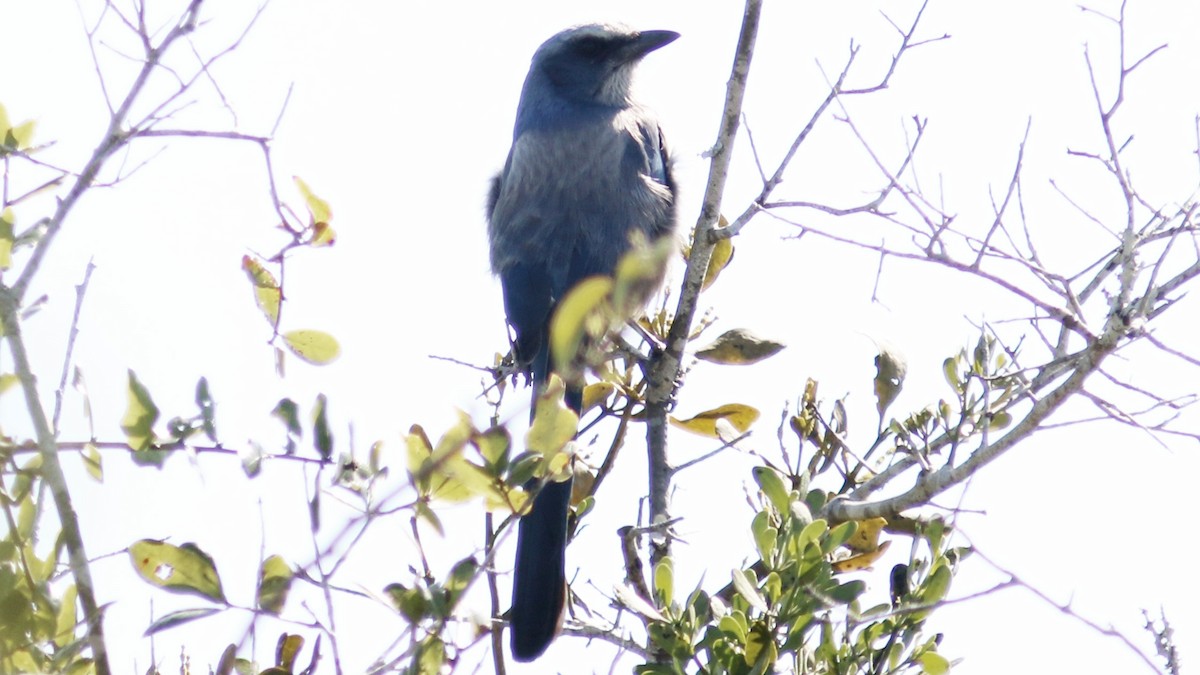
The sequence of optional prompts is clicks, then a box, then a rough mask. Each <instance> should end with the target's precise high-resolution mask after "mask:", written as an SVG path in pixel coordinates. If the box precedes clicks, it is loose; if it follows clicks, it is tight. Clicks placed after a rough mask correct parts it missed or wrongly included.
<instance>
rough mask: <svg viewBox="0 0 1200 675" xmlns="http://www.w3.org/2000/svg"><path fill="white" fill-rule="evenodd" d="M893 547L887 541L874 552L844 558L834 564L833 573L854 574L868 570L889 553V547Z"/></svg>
mask: <svg viewBox="0 0 1200 675" xmlns="http://www.w3.org/2000/svg"><path fill="white" fill-rule="evenodd" d="M891 545H892V542H890V541H885V542H883V543H882V544H880V545H879V548H877V549H875V550H873V551H866V552H864V553H859V554H857V555H852V556H850V557H849V558H842V559H841V560H838V561H836V562H834V563H833V571H834V572H854V571H857V570H862V569H866V568H868V567H870V566H871V565H873V564H874V563H875V561H876V560H879V558H881V557H882V556H883V554H884V553H885V552H887V550H888V547H889V546H891Z"/></svg>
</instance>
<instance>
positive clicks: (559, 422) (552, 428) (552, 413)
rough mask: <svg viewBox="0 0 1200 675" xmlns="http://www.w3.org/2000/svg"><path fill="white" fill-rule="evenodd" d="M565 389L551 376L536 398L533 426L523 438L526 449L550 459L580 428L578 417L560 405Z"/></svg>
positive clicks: (557, 379)
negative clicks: (544, 388) (543, 389)
mask: <svg viewBox="0 0 1200 675" xmlns="http://www.w3.org/2000/svg"><path fill="white" fill-rule="evenodd" d="M564 390H565V388H564V386H563V383H562V380H560V379H559V378H558V376H557V375H555V376H551V378H550V384H549V386H547V387H546V390H545V391H544V392H543V393H542V395H540V396H538V400H537V408H536V410H535V411H534V416H533V423H532V424H530V425H529V433H527V434H526V435H525V448H526V449H527V450H531V451H533V452H540V453H542V454H543V455H545V456H546V457H547V459H549V458H551V457H552V456H553V455H555V454H557V453H558V452H560V451H561V450H562V449H563V448H564V447H565V446H566V445H567V443H569V442H570V441H571V440H572V439H574V438H575V433H576V431H577V430H578V428H579V416H578V415H576V414H575V411H573V410H571V409H570V408H568V407H567V406H566V405H565V404H563V392H564Z"/></svg>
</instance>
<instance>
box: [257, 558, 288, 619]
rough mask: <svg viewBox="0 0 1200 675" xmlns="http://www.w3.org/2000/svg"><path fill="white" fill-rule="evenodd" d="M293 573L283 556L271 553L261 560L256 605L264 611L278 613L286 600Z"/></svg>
mask: <svg viewBox="0 0 1200 675" xmlns="http://www.w3.org/2000/svg"><path fill="white" fill-rule="evenodd" d="M293 576H294V573H293V572H292V568H291V567H289V566H288V564H287V562H286V561H284V559H283V558H281V557H279V556H277V555H273V556H271V557H269V558H267V559H266V560H264V561H263V564H262V567H261V568H260V569H259V571H258V606H259V608H260V609H262V610H263V611H264V612H267V613H269V614H275V615H278V614H279V613H280V612H282V611H283V606H284V604H285V603H286V602H287V596H288V591H290V590H291V588H292V578H293Z"/></svg>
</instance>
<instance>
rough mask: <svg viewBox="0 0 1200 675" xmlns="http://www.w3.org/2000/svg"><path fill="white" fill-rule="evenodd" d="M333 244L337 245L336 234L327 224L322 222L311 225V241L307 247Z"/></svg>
mask: <svg viewBox="0 0 1200 675" xmlns="http://www.w3.org/2000/svg"><path fill="white" fill-rule="evenodd" d="M335 243H337V232H336V231H334V229H333V227H331V226H330V225H329V223H327V222H325V221H324V220H321V221H317V222H315V223H313V226H312V239H310V240H309V242H308V245H309V246H315V247H321V246H333V245H334V244H335Z"/></svg>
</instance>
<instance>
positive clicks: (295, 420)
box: [271, 398, 304, 455]
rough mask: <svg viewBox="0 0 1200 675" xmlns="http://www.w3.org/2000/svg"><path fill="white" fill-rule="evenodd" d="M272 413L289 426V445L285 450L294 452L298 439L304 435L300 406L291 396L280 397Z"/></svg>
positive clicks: (288, 452) (285, 425) (284, 424)
mask: <svg viewBox="0 0 1200 675" xmlns="http://www.w3.org/2000/svg"><path fill="white" fill-rule="evenodd" d="M271 415H272V416H274V417H278V418H279V419H280V420H281V421H282V422H283V426H284V427H286V428H287V435H288V439H287V447H286V448H285V449H284V450H285V452H287V454H289V455H290V454H292V453H293V452H295V451H296V441H297V440H298V439H300V438H302V437H303V436H304V430H303V429H302V428H301V427H300V406H298V405H296V402H295V401H293V400H292V399H290V398H284V399H280V400H279V403H276V404H275V409H274V410H272V411H271Z"/></svg>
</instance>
